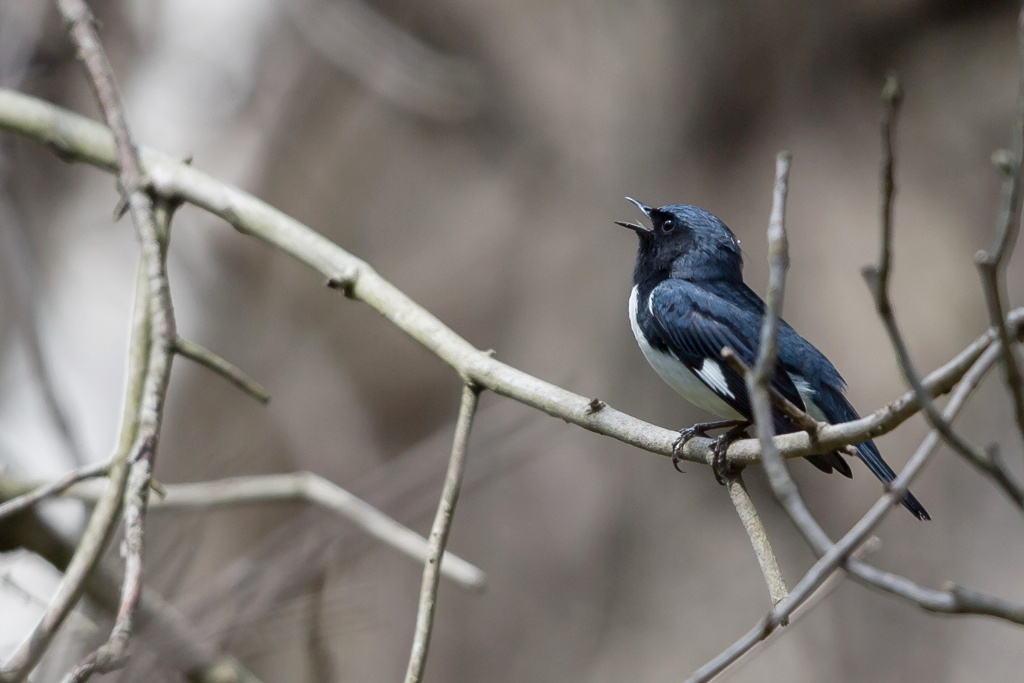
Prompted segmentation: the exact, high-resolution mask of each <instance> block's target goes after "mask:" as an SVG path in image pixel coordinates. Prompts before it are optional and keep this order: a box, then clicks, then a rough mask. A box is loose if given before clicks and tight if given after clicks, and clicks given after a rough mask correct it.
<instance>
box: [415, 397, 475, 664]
mask: <svg viewBox="0 0 1024 683" xmlns="http://www.w3.org/2000/svg"><path fill="white" fill-rule="evenodd" d="M479 402H480V388H479V387H477V386H475V385H473V384H468V383H467V384H466V386H465V387H463V389H462V404H461V405H460V407H459V418H458V420H457V421H456V423H455V437H454V439H453V441H452V454H451V457H450V458H449V460H448V472H447V473H446V474H445V477H444V487H443V488H442V490H441V500H440V502H439V503H438V505H437V514H436V515H435V516H434V524H433V525H432V526H431V528H430V555H429V557H427V561H426V563H424V565H423V583H422V585H421V586H420V602H419V609H418V610H417V613H416V632H415V634H414V636H413V641H412V651H411V652H410V653H409V667H408V668H407V669H406V672H405V683H418V681H420V680H421V679H422V677H423V667H424V665H425V664H426V661H427V650H428V649H429V647H430V634H431V632H432V631H433V628H434V610H435V607H436V605H437V584H438V579H439V578H440V575H439V574H438V565H439V564H440V560H441V556H442V554H443V553H444V546H445V544H446V543H447V542H448V532H449V531H451V528H452V518H453V516H454V515H455V505H456V504H457V503H458V502H459V489H460V488H461V487H462V472H463V470H464V469H465V464H466V445H467V444H468V442H469V432H470V429H471V428H472V427H473V417H474V416H475V415H476V409H477V406H478V405H479Z"/></svg>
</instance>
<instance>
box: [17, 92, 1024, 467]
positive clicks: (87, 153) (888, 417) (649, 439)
mask: <svg viewBox="0 0 1024 683" xmlns="http://www.w3.org/2000/svg"><path fill="white" fill-rule="evenodd" d="M0 129H5V130H9V131H12V132H14V133H16V134H18V135H22V136H24V137H28V138H31V139H34V140H37V141H39V142H41V143H43V144H46V145H49V146H50V147H51V148H53V149H54V150H55V151H57V152H59V153H60V154H61V158H64V159H76V160H80V161H84V162H87V163H90V164H93V165H96V166H99V167H100V168H104V169H106V170H114V169H115V168H116V152H115V150H114V144H113V140H112V138H111V135H110V131H109V130H107V129H106V128H104V127H103V126H101V125H99V124H97V123H95V122H93V121H89V120H88V119H85V118H83V117H81V116H78V115H76V114H73V113H71V112H68V111H65V110H62V109H60V108H58V107H54V106H53V105H50V104H47V103H45V102H42V101H40V100H37V99H34V98H32V97H29V96H27V95H22V94H20V93H16V92H13V91H10V90H4V89H0ZM142 157H143V160H144V162H145V164H146V169H147V172H148V173H149V178H150V180H151V182H152V188H153V190H154V191H155V192H157V193H159V194H160V195H162V196H164V197H169V198H175V199H180V200H183V201H187V202H189V203H192V204H194V205H196V206H199V207H201V208H204V209H206V210H207V211H210V212H211V213H213V214H215V215H218V216H220V217H222V218H224V219H225V220H227V221H229V222H230V223H231V224H232V225H234V226H235V227H236V228H237V229H238V230H239V231H240V232H242V233H244V234H247V235H252V236H255V237H257V238H259V239H261V240H263V241H265V242H267V243H268V244H270V245H272V246H274V247H276V248H278V249H280V250H281V251H282V252H284V253H286V254H288V255H289V256H291V257H292V258H294V259H296V260H298V261H299V262H301V263H303V264H305V265H306V266H308V267H309V268H311V269H313V270H314V271H316V272H317V273H319V274H320V275H321V276H322V277H325V278H326V279H327V281H328V284H330V285H332V286H334V287H336V288H337V289H339V290H341V291H343V292H345V293H346V294H348V295H349V296H352V297H354V298H356V299H359V300H361V301H364V302H365V303H367V304H368V305H370V306H371V307H373V308H374V309H375V310H376V311H378V312H379V313H380V314H381V315H383V316H384V317H386V318H387V319H388V320H390V321H392V322H393V323H394V324H395V325H396V326H397V327H398V328H399V329H400V330H402V331H403V332H405V333H406V334H408V335H409V336H410V337H412V338H413V339H415V340H416V341H418V342H420V343H421V344H423V345H424V346H426V347H427V348H428V349H429V350H430V351H431V352H432V353H434V354H435V355H437V356H438V357H439V358H440V359H441V360H443V361H444V362H445V363H447V364H449V365H450V366H452V367H453V368H454V369H455V370H456V371H457V372H459V374H460V375H462V376H463V377H468V378H470V379H472V380H474V381H475V382H476V383H477V384H479V385H480V386H482V387H484V388H486V389H491V390H493V391H494V392H495V393H498V394H501V395H503V396H507V397H509V398H511V399H513V400H516V401H519V402H521V403H524V404H526V405H529V406H531V407H534V408H536V409H538V410H541V411H543V412H545V413H548V414H549V415H553V416H555V417H558V418H560V419H563V420H565V421H567V422H571V423H572V424H575V425H578V426H580V427H583V428H584V429H588V430H590V431H593V432H597V433H599V434H604V435H606V436H611V437H613V438H615V439H618V440H620V441H622V442H624V443H628V444H630V445H633V446H636V447H638V448H641V449H643V450H646V451H650V452H652V453H657V454H660V455H666V456H670V455H671V454H672V445H673V443H674V442H675V440H676V438H677V437H678V433H677V432H675V431H672V430H669V429H664V428H661V427H658V426H656V425H652V424H650V423H649V422H645V421H643V420H639V419H636V418H634V417H631V416H629V415H626V414H625V413H622V412H620V411H618V410H615V409H614V408H612V407H610V406H608V405H606V404H605V405H602V406H601V408H600V409H599V410H595V409H594V408H593V407H592V402H593V397H585V396H580V395H578V394H574V393H572V392H569V391H566V390H565V389H562V388H561V387H558V386H555V385H553V384H550V383H548V382H545V381H543V380H541V379H539V378H537V377H533V376H531V375H528V374H526V373H524V372H521V371H519V370H516V369H515V368H512V367H510V366H508V365H506V364H504V363H502V362H501V361H498V360H496V359H494V358H493V357H492V356H491V355H489V354H487V353H485V352H483V351H480V350H478V349H476V348H474V347H473V346H472V345H470V344H469V343H468V342H466V341H465V340H464V339H462V338H461V337H459V336H458V335H457V334H455V332H453V331H452V330H451V329H449V328H448V327H446V326H445V325H444V324H443V323H441V321H439V320H438V319H437V318H436V317H434V316H433V315H432V314H430V313H429V312H428V311H426V310H425V309H423V308H422V307H420V306H418V305H417V304H416V303H414V302H413V301H411V300H410V299H409V298H408V297H407V296H406V295H405V294H403V293H402V292H400V291H399V290H397V289H396V288H395V287H394V286H393V285H392V284H391V283H390V282H388V281H387V280H385V279H383V278H382V277H381V276H380V275H379V274H377V272H376V271H374V270H373V268H371V267H370V266H369V265H368V264H367V263H365V262H364V261H362V260H360V259H358V258H356V257H354V256H352V255H351V254H349V253H348V252H346V251H344V250H343V249H341V248H340V247H338V246H337V245H335V244H333V243H331V242H330V241H328V240H327V239H325V238H324V237H322V236H321V235H319V234H317V233H316V232H314V231H313V230H312V229H310V228H309V227H307V226H305V225H303V224H302V223H299V222H298V221H296V220H295V219H293V218H291V217H289V216H287V215H285V214H283V213H281V212H280V211H278V210H276V209H274V208H273V207H271V206H269V205H267V204H266V203H264V202H262V201H260V200H258V199H256V198H255V197H253V196H251V195H249V194H246V193H245V192H242V191H241V190H239V189H238V188H235V187H232V186H231V185H228V184H226V183H223V182H221V181H218V180H216V179H214V178H211V177H210V176H208V175H206V174H204V173H202V172H201V171H199V170H197V169H195V168H192V167H191V166H188V165H185V164H182V163H181V162H180V160H178V159H175V158H173V157H170V156H168V155H165V154H161V153H160V152H156V151H153V150H147V149H143V150H142ZM1007 319H1008V320H1009V321H1010V324H1011V331H1012V332H1013V335H1014V338H1020V336H1021V335H1022V334H1024V309H1017V310H1014V311H1012V312H1011V313H1010V314H1009V316H1008V317H1007ZM994 338H995V332H994V330H988V331H986V332H985V333H984V334H982V335H981V336H980V337H979V338H978V339H977V340H976V341H974V342H973V343H971V344H970V345H969V346H968V347H967V348H965V349H964V350H963V351H961V352H960V353H959V354H957V356H956V357H954V358H953V359H952V360H950V361H949V362H948V363H946V364H945V365H944V366H942V367H941V368H939V369H937V370H936V371H935V372H933V373H932V375H931V376H930V377H929V378H927V379H926V380H925V382H924V385H925V387H926V389H927V390H928V392H929V395H932V396H938V395H941V394H944V393H946V392H948V391H949V390H950V389H952V388H953V386H955V385H956V383H957V381H958V380H959V379H960V377H962V376H963V373H964V372H966V371H967V369H968V368H969V367H970V366H971V364H972V363H973V362H974V360H976V359H977V357H978V356H979V355H980V354H981V353H982V351H984V350H985V349H986V348H987V347H988V346H989V345H990V344H991V343H992V341H993V339H994ZM918 410H920V407H919V404H918V402H917V400H916V398H915V394H914V392H912V391H911V392H907V393H906V394H904V395H903V396H901V397H900V398H899V399H897V400H896V401H893V402H892V403H890V404H889V405H887V406H885V407H884V408H882V409H880V410H878V411H876V412H875V413H873V414H871V415H868V416H866V417H864V418H861V419H860V420H856V421H853V422H847V423H843V424H838V425H828V426H826V427H824V428H822V429H821V430H820V432H819V435H818V437H819V439H818V443H817V444H814V443H812V441H811V439H810V437H809V436H808V435H807V434H806V433H804V432H796V433H792V434H781V435H778V436H776V437H775V439H774V443H775V445H776V446H777V447H778V448H779V451H780V453H781V454H782V455H783V456H784V457H786V458H795V457H802V456H806V455H811V454H814V453H827V452H829V451H832V450H835V449H837V448H842V447H843V446H844V445H847V444H851V443H858V442H860V441H863V440H865V439H868V438H874V437H877V436H880V435H882V434H885V433H887V432H889V431H891V430H893V429H895V428H896V427H898V426H899V425H900V424H902V423H903V422H904V421H906V420H907V419H908V418H910V417H911V416H913V415H914V414H916V413H917V411H918ZM710 445H711V440H710V439H704V438H700V437H698V438H694V439H692V440H690V441H689V442H687V444H686V446H685V447H684V449H683V451H682V453H681V455H682V457H683V458H685V459H686V460H689V461H691V462H697V463H704V464H710V462H711V452H710V448H709V447H710ZM760 454H761V447H760V445H759V443H758V441H757V439H743V440H740V441H737V442H735V443H733V444H732V445H731V446H730V447H729V450H728V461H729V463H730V464H731V465H749V464H753V463H756V462H759V461H760V459H761V458H760Z"/></svg>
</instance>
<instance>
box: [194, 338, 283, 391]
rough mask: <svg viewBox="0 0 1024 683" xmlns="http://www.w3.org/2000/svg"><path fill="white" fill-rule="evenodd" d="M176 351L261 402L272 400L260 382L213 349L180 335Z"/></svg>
mask: <svg viewBox="0 0 1024 683" xmlns="http://www.w3.org/2000/svg"><path fill="white" fill-rule="evenodd" d="M174 352H175V353H177V354H179V355H181V356H184V357H185V358H188V359H189V360H192V361H195V362H196V363H199V364H200V365H202V366H203V367H205V368H207V369H208V370H211V371H213V372H215V373H216V374H218V375H220V376H221V377H223V378H224V379H226V380H227V381H229V382H231V383H232V384H234V385H235V386H236V387H238V388H239V389H241V390H242V391H244V392H245V393H247V394H249V396H252V397H253V398H254V399H256V400H257V401H259V402H260V403H269V402H270V394H268V393H267V390H266V389H264V388H263V387H262V386H261V385H260V384H259V382H257V381H256V380H254V379H252V378H250V377H249V376H248V375H246V374H245V373H244V372H242V371H241V370H239V369H238V368H237V367H235V366H234V365H232V364H231V363H229V362H228V361H226V360H224V359H223V358H221V357H220V356H218V355H217V354H215V353H214V352H213V351H210V350H209V349H207V348H205V347H203V346H200V345H199V344H196V343H195V342H191V341H189V340H187V339H185V338H184V337H178V338H177V339H175V340H174Z"/></svg>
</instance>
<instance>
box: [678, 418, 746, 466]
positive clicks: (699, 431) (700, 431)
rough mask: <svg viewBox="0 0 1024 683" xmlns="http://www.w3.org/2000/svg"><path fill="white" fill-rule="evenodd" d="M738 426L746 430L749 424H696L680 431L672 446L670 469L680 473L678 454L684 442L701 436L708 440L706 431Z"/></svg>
mask: <svg viewBox="0 0 1024 683" xmlns="http://www.w3.org/2000/svg"><path fill="white" fill-rule="evenodd" d="M739 425H743V428H744V429H746V428H747V427H748V426H749V425H750V423H749V422H747V421H746V420H718V421H717V422H698V423H697V424H695V425H693V426H692V427H686V428H685V429H680V430H679V437H678V438H677V439H676V440H675V442H674V443H673V444H672V467H674V468H676V472H682V470H681V469H679V461H680V460H682V457H681V456H680V453H682V452H683V446H685V445H686V442H687V441H689V440H690V439H692V438H693V437H695V436H702V437H704V438H708V431H710V430H712V429H724V428H726V427H732V428H735V427H737V426H739Z"/></svg>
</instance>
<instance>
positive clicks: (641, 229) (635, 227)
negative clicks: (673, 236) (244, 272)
mask: <svg viewBox="0 0 1024 683" xmlns="http://www.w3.org/2000/svg"><path fill="white" fill-rule="evenodd" d="M626 201H630V202H633V204H635V205H636V208H638V209H640V210H641V211H643V212H644V215H645V216H647V217H648V218H650V217H651V210H652V209H651V207H649V206H647V205H646V204H644V203H643V202H638V201H637V200H635V199H633V198H632V197H626ZM615 225H621V226H622V227H624V228H629V229H630V230H632V231H633V232H635V233H637V234H643V233H648V232H651V229H650V228H648V227H646V226H643V225H641V224H640V223H626V222H625V221H615Z"/></svg>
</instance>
